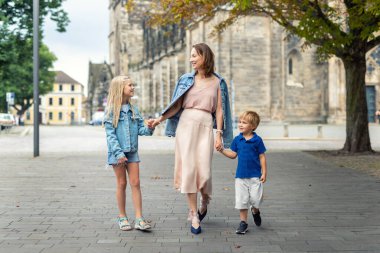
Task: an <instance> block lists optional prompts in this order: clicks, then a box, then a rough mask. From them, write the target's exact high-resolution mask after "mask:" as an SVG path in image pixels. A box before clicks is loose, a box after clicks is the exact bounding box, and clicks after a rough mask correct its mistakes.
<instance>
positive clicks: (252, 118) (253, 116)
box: [239, 111, 260, 129]
mask: <svg viewBox="0 0 380 253" xmlns="http://www.w3.org/2000/svg"><path fill="white" fill-rule="evenodd" d="M239 119H245V120H246V121H248V123H249V124H251V125H252V126H254V128H255V129H256V128H257V127H258V126H259V124H260V116H259V115H258V114H257V112H254V111H245V112H243V113H242V114H240V116H239Z"/></svg>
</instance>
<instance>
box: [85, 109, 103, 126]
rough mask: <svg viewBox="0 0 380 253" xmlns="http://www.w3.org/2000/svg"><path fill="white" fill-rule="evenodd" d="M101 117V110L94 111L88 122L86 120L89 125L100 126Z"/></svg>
mask: <svg viewBox="0 0 380 253" xmlns="http://www.w3.org/2000/svg"><path fill="white" fill-rule="evenodd" d="M103 118H104V112H103V111H99V112H95V113H94V114H92V119H91V120H90V122H88V124H90V125H91V126H100V125H101V124H102V122H103Z"/></svg>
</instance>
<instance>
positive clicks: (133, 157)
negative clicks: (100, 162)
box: [108, 151, 140, 165]
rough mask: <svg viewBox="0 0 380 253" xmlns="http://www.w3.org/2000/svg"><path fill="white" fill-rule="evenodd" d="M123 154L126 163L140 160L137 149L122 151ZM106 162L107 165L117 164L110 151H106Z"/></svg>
mask: <svg viewBox="0 0 380 253" xmlns="http://www.w3.org/2000/svg"><path fill="white" fill-rule="evenodd" d="M124 155H125V157H127V159H128V161H127V163H139V162H140V157H139V153H138V152H137V151H135V152H124ZM108 164H109V165H115V164H117V160H116V159H115V157H114V155H113V154H112V153H108Z"/></svg>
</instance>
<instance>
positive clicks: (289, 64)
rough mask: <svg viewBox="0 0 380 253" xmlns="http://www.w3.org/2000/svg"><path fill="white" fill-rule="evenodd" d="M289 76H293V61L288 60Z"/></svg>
mask: <svg viewBox="0 0 380 253" xmlns="http://www.w3.org/2000/svg"><path fill="white" fill-rule="evenodd" d="M288 70H289V75H293V59H292V58H290V59H289V62H288Z"/></svg>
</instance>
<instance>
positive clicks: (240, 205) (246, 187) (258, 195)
mask: <svg viewBox="0 0 380 253" xmlns="http://www.w3.org/2000/svg"><path fill="white" fill-rule="evenodd" d="M259 123H260V117H259V115H258V114H257V113H256V112H253V111H246V112H243V113H242V114H241V115H240V117H239V123H238V128H239V131H240V134H239V135H238V136H236V137H235V138H234V140H233V141H232V144H231V149H230V150H227V149H224V148H221V149H219V151H220V152H221V153H222V154H223V155H225V156H227V157H229V158H231V159H235V158H236V157H238V165H237V169H236V175H235V208H236V209H239V210H240V224H239V227H238V228H237V229H236V233H237V234H245V232H247V230H248V221H247V220H248V217H247V216H248V209H249V210H251V212H252V216H253V220H254V222H255V224H256V225H257V226H260V225H261V216H260V210H259V208H260V205H261V203H262V201H263V183H265V181H266V179H267V164H266V157H265V151H266V149H265V146H264V142H263V140H262V139H261V138H260V136H258V135H257V134H256V133H255V132H254V131H255V130H256V128H257V127H258V125H259Z"/></svg>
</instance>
